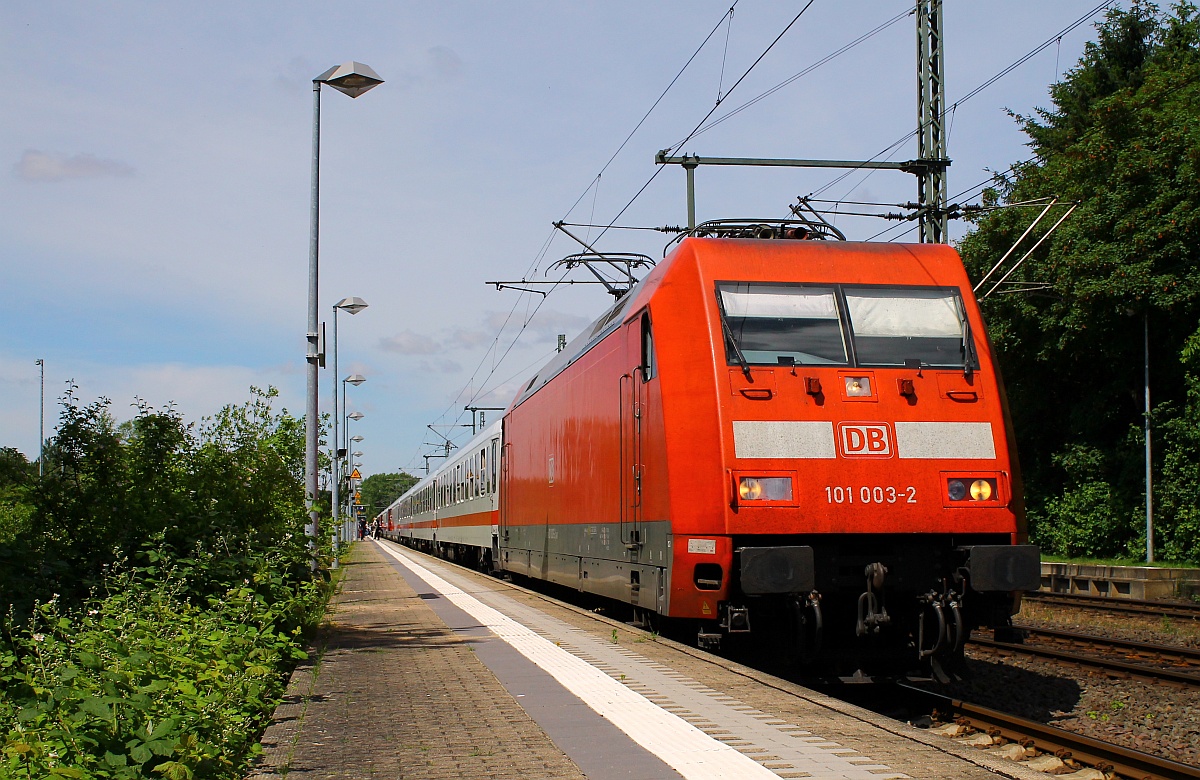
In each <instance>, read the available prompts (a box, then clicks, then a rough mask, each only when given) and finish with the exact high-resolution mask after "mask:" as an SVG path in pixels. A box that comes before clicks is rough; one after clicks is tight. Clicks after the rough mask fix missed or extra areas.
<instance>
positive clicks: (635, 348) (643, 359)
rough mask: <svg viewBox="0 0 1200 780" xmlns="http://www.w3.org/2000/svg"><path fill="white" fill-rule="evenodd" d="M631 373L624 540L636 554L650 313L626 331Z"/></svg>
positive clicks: (625, 389)
mask: <svg viewBox="0 0 1200 780" xmlns="http://www.w3.org/2000/svg"><path fill="white" fill-rule="evenodd" d="M625 339H626V342H625V346H626V350H625V354H626V364H627V365H629V366H630V368H629V370H628V371H627V372H626V373H625V374H623V375H622V376H621V541H622V542H623V543H624V544H625V546H626V547H628V548H629V549H631V550H633V551H634V555H635V557H636V551H637V550H638V548H639V547H640V546H641V545H642V544H643V542H644V538H643V533H642V490H643V484H642V480H643V476H644V474H645V464H644V461H643V457H642V452H643V447H642V440H643V431H644V430H645V427H646V383H647V382H648V381H650V379H651V378H652V377H653V376H654V343H653V339H652V335H651V331H650V314H649V313H648V312H645V311H643V312H642V314H641V316H639V317H638V319H637V320H635V321H634V322H633V323H631V324H630V325H629V326H627V327H626V329H625Z"/></svg>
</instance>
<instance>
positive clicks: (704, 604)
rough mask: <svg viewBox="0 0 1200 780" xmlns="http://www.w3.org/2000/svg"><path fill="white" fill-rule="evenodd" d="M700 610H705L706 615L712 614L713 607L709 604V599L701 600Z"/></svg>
mask: <svg viewBox="0 0 1200 780" xmlns="http://www.w3.org/2000/svg"><path fill="white" fill-rule="evenodd" d="M700 611H701V612H703V613H704V614H705V615H711V614H712V607H710V606H708V602H707V601H701V602H700Z"/></svg>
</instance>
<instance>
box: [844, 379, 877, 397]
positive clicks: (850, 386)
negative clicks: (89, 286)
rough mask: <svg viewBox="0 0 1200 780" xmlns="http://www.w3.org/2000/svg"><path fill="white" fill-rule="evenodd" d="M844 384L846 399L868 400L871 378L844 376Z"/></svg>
mask: <svg viewBox="0 0 1200 780" xmlns="http://www.w3.org/2000/svg"><path fill="white" fill-rule="evenodd" d="M842 379H844V380H845V382H846V397H847V398H870V397H871V377H869V376H846V377H842Z"/></svg>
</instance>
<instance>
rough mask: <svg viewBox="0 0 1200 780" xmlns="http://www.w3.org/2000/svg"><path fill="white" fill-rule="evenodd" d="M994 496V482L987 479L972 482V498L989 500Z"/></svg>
mask: <svg viewBox="0 0 1200 780" xmlns="http://www.w3.org/2000/svg"><path fill="white" fill-rule="evenodd" d="M991 497H992V483H991V482H989V481H988V480H986V479H977V480H975V481H974V482H972V483H971V498H972V499H973V500H975V501H987V500H989V499H990V498H991Z"/></svg>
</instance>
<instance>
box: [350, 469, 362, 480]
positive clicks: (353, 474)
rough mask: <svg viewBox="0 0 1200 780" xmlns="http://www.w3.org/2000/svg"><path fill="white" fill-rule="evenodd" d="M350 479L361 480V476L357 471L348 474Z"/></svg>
mask: <svg viewBox="0 0 1200 780" xmlns="http://www.w3.org/2000/svg"><path fill="white" fill-rule="evenodd" d="M350 479H362V474H359V473H358V469H355V470H354V471H352V472H350Z"/></svg>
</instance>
